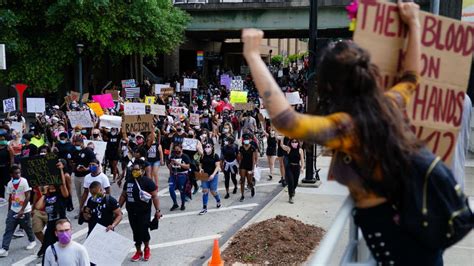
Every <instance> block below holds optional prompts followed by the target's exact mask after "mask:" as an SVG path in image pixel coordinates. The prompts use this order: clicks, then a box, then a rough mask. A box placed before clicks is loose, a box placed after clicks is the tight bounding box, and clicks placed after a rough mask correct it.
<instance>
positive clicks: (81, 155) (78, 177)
mask: <svg viewBox="0 0 474 266" xmlns="http://www.w3.org/2000/svg"><path fill="white" fill-rule="evenodd" d="M78 132H79V134H78V133H77V132H76V135H75V136H74V137H73V144H74V148H75V151H74V153H73V154H72V165H73V169H74V186H75V187H76V196H77V199H78V201H79V202H82V194H83V193H82V188H83V184H84V177H85V176H86V175H88V174H89V173H90V170H89V169H90V168H89V165H90V163H91V162H92V161H94V160H96V158H95V154H94V152H93V151H92V150H91V149H90V148H87V147H85V145H84V138H82V136H81V135H80V134H82V132H81V131H78ZM79 211H80V209H79ZM74 218H75V219H77V218H79V214H78V215H77V216H75V217H74Z"/></svg>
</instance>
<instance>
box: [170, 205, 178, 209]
mask: <svg viewBox="0 0 474 266" xmlns="http://www.w3.org/2000/svg"><path fill="white" fill-rule="evenodd" d="M178 208H179V205H178V204H173V207H171V209H170V211H174V210H177V209H178Z"/></svg>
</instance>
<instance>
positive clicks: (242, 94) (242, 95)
mask: <svg viewBox="0 0 474 266" xmlns="http://www.w3.org/2000/svg"><path fill="white" fill-rule="evenodd" d="M230 102H231V103H247V92H246V91H230Z"/></svg>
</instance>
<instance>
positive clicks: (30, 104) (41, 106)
mask: <svg viewBox="0 0 474 266" xmlns="http://www.w3.org/2000/svg"><path fill="white" fill-rule="evenodd" d="M45 110H46V102H45V100H44V98H26V112H27V113H43V112H44V111H45Z"/></svg>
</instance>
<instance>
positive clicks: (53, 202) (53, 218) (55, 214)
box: [35, 160, 69, 256]
mask: <svg viewBox="0 0 474 266" xmlns="http://www.w3.org/2000/svg"><path fill="white" fill-rule="evenodd" d="M56 166H57V167H58V168H59V170H60V172H61V180H62V183H61V185H60V186H55V185H49V186H45V188H44V190H45V192H46V193H44V194H42V195H41V197H40V198H39V199H38V201H37V202H36V204H35V209H36V210H44V211H45V212H46V215H47V223H46V231H45V233H44V238H43V243H42V245H41V248H40V250H39V251H38V256H42V255H43V254H44V252H45V251H46V248H48V246H49V245H52V244H53V243H55V242H56V241H58V238H57V237H56V235H55V234H54V229H55V227H56V222H57V221H58V220H59V219H65V218H66V204H67V198H68V197H69V190H68V188H67V185H66V184H67V181H66V176H65V175H66V172H65V171H64V167H65V165H64V161H62V160H60V161H59V162H58V163H57V165H56Z"/></svg>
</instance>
